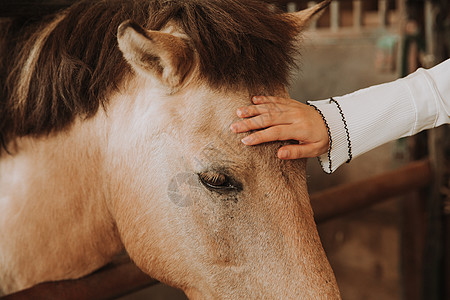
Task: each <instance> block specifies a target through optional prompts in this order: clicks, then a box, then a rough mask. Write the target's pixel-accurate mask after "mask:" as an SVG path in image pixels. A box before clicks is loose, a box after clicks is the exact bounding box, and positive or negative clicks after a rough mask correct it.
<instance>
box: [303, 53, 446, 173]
mask: <svg viewBox="0 0 450 300" xmlns="http://www.w3.org/2000/svg"><path fill="white" fill-rule="evenodd" d="M334 99H335V100H336V101H337V102H338V103H339V106H340V107H341V109H342V114H343V116H344V117H342V115H341V113H340V111H339V108H338V105H336V103H334V102H333V101H330V100H320V101H309V102H308V103H309V104H311V105H313V106H314V107H316V109H318V110H319V111H320V112H321V113H322V115H323V117H324V119H325V121H326V123H327V124H328V127H329V134H330V141H331V147H330V149H329V150H328V153H326V154H323V155H321V156H320V157H319V160H320V163H321V165H322V168H323V170H324V171H325V172H327V173H332V172H334V171H335V170H336V169H337V168H338V167H339V166H340V165H342V164H343V163H345V162H346V161H347V160H348V159H349V151H348V148H349V142H348V138H349V140H350V146H351V152H352V157H353V158H354V157H356V156H358V155H361V154H363V153H365V152H367V151H369V150H371V149H373V148H375V147H377V146H380V145H382V144H384V143H387V142H389V141H392V140H395V139H399V138H401V137H405V136H410V135H414V134H416V133H418V132H420V131H422V130H425V129H430V128H434V127H438V126H440V125H442V124H446V123H450V59H448V60H446V61H444V62H442V63H440V64H439V65H437V66H435V67H433V68H431V69H428V70H425V69H422V68H420V69H418V70H417V71H416V72H414V73H412V74H410V75H409V76H407V77H405V78H402V79H398V80H396V81H393V82H389V83H385V84H380V85H376V86H372V87H369V88H366V89H362V90H359V91H356V92H354V93H351V94H348V95H345V96H341V97H334ZM344 120H345V123H346V124H347V128H348V134H347V131H346V129H345V126H344ZM449 138H450V137H449Z"/></svg>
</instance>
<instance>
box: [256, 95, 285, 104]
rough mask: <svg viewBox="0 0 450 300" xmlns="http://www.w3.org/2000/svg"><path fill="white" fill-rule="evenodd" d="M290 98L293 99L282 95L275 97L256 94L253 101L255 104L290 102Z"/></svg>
mask: <svg viewBox="0 0 450 300" xmlns="http://www.w3.org/2000/svg"><path fill="white" fill-rule="evenodd" d="M289 100H291V99H287V98H281V97H273V96H254V97H253V98H252V102H253V103H254V104H264V103H277V104H284V103H288V102H289Z"/></svg>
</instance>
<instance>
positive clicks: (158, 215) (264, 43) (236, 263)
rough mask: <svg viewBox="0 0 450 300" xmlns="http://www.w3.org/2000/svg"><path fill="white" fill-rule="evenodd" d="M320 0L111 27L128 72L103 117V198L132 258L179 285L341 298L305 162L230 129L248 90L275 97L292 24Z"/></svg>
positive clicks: (232, 293)
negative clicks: (288, 7) (284, 157)
mask: <svg viewBox="0 0 450 300" xmlns="http://www.w3.org/2000/svg"><path fill="white" fill-rule="evenodd" d="M328 2H329V1H326V2H323V3H321V4H318V5H316V6H315V7H313V8H310V9H308V10H305V11H301V12H298V13H294V14H280V13H275V12H273V11H272V10H271V9H270V8H268V7H267V6H266V5H265V4H256V2H254V1H250V2H249V3H248V4H244V2H242V3H237V2H234V1H213V2H211V5H210V4H207V5H210V6H209V7H203V8H201V9H199V8H198V7H197V8H196V10H195V11H194V10H193V11H183V12H182V11H181V10H180V9H179V8H178V10H174V11H173V13H172V14H171V15H172V16H174V17H173V18H171V19H169V20H167V19H166V20H165V21H164V22H161V23H160V24H159V25H158V26H156V27H155V28H154V29H151V30H149V29H145V27H144V24H137V23H135V22H133V20H131V21H125V22H123V23H122V24H121V25H120V26H119V28H118V31H117V39H118V46H119V48H120V50H121V52H122V53H123V57H124V59H125V60H126V61H127V63H128V65H129V68H130V69H131V70H132V71H131V72H130V75H129V76H128V77H127V78H126V79H125V80H124V81H123V84H122V86H121V87H120V89H119V92H117V93H116V94H114V96H113V97H112V98H111V100H110V103H109V104H108V108H107V115H106V116H105V122H106V123H107V124H108V125H107V126H106V127H107V128H108V130H107V131H106V133H105V136H107V138H106V140H107V147H106V149H107V151H106V152H107V153H106V155H105V163H106V165H108V166H109V167H108V170H109V174H108V178H109V185H110V187H109V188H108V190H110V191H111V193H110V196H111V197H110V199H109V206H110V210H111V213H112V215H113V217H114V219H115V222H116V224H117V228H118V230H119V234H120V237H121V239H122V242H123V243H124V246H125V248H126V250H127V251H128V253H129V255H130V257H131V258H132V259H133V260H134V261H135V262H136V264H137V265H138V266H139V267H140V268H141V269H142V270H144V271H145V272H146V273H148V274H149V275H151V276H153V277H155V278H157V279H159V280H161V281H163V282H166V283H168V284H170V285H173V286H175V287H178V288H181V289H183V290H184V291H185V293H186V294H187V295H188V297H189V298H192V299H216V298H224V299H260V298H261V299H262V298H264V299H325V298H327V299H337V298H339V292H338V289H337V285H336V282H335V279H334V275H333V273H332V270H331V268H330V266H329V263H328V261H327V258H326V256H325V253H324V251H323V248H322V246H321V243H320V239H319V236H318V234H317V230H316V226H315V223H314V219H313V212H312V209H311V206H310V203H309V198H308V194H307V187H306V176H305V161H304V160H297V161H281V160H279V159H278V158H277V157H276V149H277V148H278V147H279V146H280V143H272V144H267V145H261V146H256V147H247V146H244V145H243V144H242V143H241V142H240V138H242V137H243V136H236V135H234V134H232V133H230V131H229V125H230V124H231V123H232V122H233V121H236V117H235V111H236V109H237V108H238V107H240V106H243V105H248V104H249V103H250V99H251V96H252V95H253V94H256V93H257V94H263V93H271V94H275V95H280V96H286V92H285V84H286V82H285V78H286V77H287V73H288V71H289V70H288V69H289V68H288V66H290V65H291V64H292V61H291V58H292V56H293V55H294V53H295V52H296V50H297V48H296V47H297V45H296V39H297V37H298V34H299V33H300V31H301V30H302V29H303V28H304V27H305V26H306V24H307V23H308V22H309V21H310V20H311V18H313V17H314V16H315V15H316V14H317V13H319V12H320V11H321V10H322V9H323V8H324V7H326V5H327V4H328ZM243 7H247V8H245V9H244V8H243ZM249 8H250V9H249ZM167 9H169V8H167ZM185 9H186V8H185ZM252 10H253V12H252ZM244 11H245V12H246V14H247V15H242V16H241V17H243V18H247V20H245V19H242V20H238V18H239V17H240V15H239V13H242V12H244ZM194 13H195V14H197V15H194ZM249 14H250V15H249ZM263 15H264V16H263ZM258 16H259V17H258ZM261 16H262V17H261ZM239 21H241V22H239ZM264 22H266V24H264ZM277 22H278V23H277ZM252 23H253V24H252ZM195 26H197V28H193V27H195ZM249 26H252V27H249ZM280 30H284V32H279V31H280ZM281 34H283V35H284V36H283V37H280V35H281Z"/></svg>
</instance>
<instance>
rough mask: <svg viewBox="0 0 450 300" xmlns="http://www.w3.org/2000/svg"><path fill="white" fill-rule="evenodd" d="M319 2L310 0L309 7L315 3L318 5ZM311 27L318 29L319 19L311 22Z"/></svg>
mask: <svg viewBox="0 0 450 300" xmlns="http://www.w3.org/2000/svg"><path fill="white" fill-rule="evenodd" d="M316 4H317V2H316V1H308V7H313V6H314V5H316ZM309 28H310V29H311V30H315V29H317V20H315V21H313V22H311V25H310V26H309Z"/></svg>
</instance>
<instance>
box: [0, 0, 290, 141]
mask: <svg viewBox="0 0 450 300" xmlns="http://www.w3.org/2000/svg"><path fill="white" fill-rule="evenodd" d="M56 18H60V20H59V21H58V22H54V25H53V26H54V28H53V29H52V30H51V31H48V34H47V38H46V39H45V40H43V41H41V45H42V46H41V47H40V48H37V50H38V52H35V54H36V55H35V56H34V57H36V59H35V60H30V59H29V57H30V55H32V53H33V51H36V48H35V47H34V45H35V43H36V41H39V38H40V37H41V34H42V32H44V31H45V30H46V28H47V27H48V26H49V24H51V23H52V20H46V21H43V22H40V23H37V24H31V25H28V26H26V27H22V29H21V30H15V29H14V26H9V25H10V24H6V23H4V24H1V23H0V26H2V27H5V30H3V34H2V36H0V67H1V70H0V85H1V87H2V89H0V142H1V143H2V144H3V146H5V145H6V144H7V143H8V142H9V141H11V140H13V139H15V138H16V137H21V136H26V135H34V136H38V135H41V134H46V133H49V132H54V131H58V130H61V129H63V128H65V127H66V126H67V125H68V124H70V123H71V122H72V120H73V119H74V118H75V117H76V116H81V117H90V116H93V115H94V114H95V113H96V112H97V110H98V108H99V107H100V106H103V107H105V106H106V104H107V99H108V95H109V93H110V92H111V91H113V90H115V89H117V87H118V86H119V84H120V82H121V80H122V79H123V78H124V76H125V75H126V74H128V73H129V72H131V70H130V68H129V67H128V65H127V64H126V62H125V60H124V59H123V58H122V55H121V52H120V51H119V49H118V47H117V40H116V32H117V27H118V26H119V25H120V23H121V22H123V21H125V20H127V19H131V20H133V21H135V22H136V23H138V24H142V25H143V26H144V27H145V28H147V29H153V30H158V29H160V28H162V27H163V26H164V25H165V24H167V22H168V21H170V20H175V21H176V22H177V23H178V25H179V26H180V27H181V28H182V29H183V30H184V31H185V32H186V34H187V35H188V36H189V37H190V38H191V40H192V45H193V47H194V48H195V50H196V51H197V53H198V55H199V58H200V61H199V63H200V71H201V76H202V77H203V79H204V80H205V81H206V82H207V83H208V84H209V85H210V86H211V87H213V88H236V87H244V88H247V89H248V90H249V93H252V94H253V93H262V92H264V91H270V90H271V89H272V88H274V87H276V86H279V85H280V84H286V83H287V80H288V76H289V72H290V68H291V67H292V66H293V65H294V59H293V57H294V55H295V50H294V42H295V37H296V36H297V34H298V28H297V27H296V26H295V23H294V21H293V20H291V19H290V18H289V17H288V16H287V15H285V14H281V13H280V12H278V11H273V9H271V8H270V7H269V5H267V4H266V3H264V2H261V1H256V0H211V1H205V0H178V1H176V0H148V1H142V0H127V1H117V0H108V1H92V0H87V1H81V2H79V3H77V4H75V5H73V6H72V7H70V8H69V9H67V10H66V11H64V12H63V13H62V14H60V15H58V16H56ZM8 26H9V27H11V28H13V29H10V30H7V28H6V27H8ZM2 29H4V28H2ZM7 41H8V42H7ZM14 53H18V54H17V55H16V56H15V57H11V56H12V55H13V54H14ZM27 78H28V79H27Z"/></svg>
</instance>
